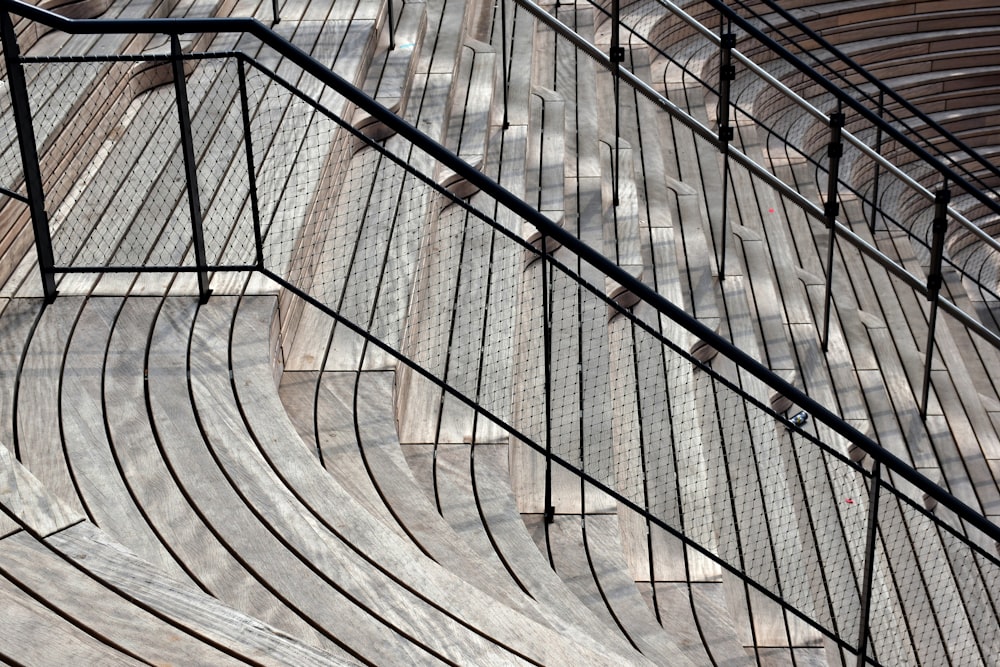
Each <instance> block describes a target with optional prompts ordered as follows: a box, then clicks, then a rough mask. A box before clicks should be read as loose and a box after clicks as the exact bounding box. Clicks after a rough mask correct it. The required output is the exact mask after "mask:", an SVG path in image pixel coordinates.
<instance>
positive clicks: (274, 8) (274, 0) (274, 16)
mask: <svg viewBox="0 0 1000 667" xmlns="http://www.w3.org/2000/svg"><path fill="white" fill-rule="evenodd" d="M278 11H279V10H278V0H271V25H278V23H280V22H281V16H279V15H278Z"/></svg>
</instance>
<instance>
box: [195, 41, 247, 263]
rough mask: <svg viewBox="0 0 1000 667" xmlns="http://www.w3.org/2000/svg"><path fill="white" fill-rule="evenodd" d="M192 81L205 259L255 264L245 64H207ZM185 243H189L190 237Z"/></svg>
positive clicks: (232, 60)
mask: <svg viewBox="0 0 1000 667" xmlns="http://www.w3.org/2000/svg"><path fill="white" fill-rule="evenodd" d="M193 62H194V63H196V69H195V72H194V73H193V74H192V75H191V76H190V77H189V79H188V95H189V96H190V97H191V98H192V99H194V100H200V103H198V104H196V105H192V108H191V134H192V143H193V146H194V152H195V157H196V160H197V165H198V169H197V173H198V190H199V195H200V196H199V200H200V204H201V208H202V224H203V227H204V238H205V256H206V259H207V261H208V263H209V264H210V265H215V266H232V265H248V264H253V262H254V259H255V257H256V239H255V236H254V217H253V210H252V207H251V198H250V188H251V186H252V184H253V182H254V181H253V180H252V179H251V178H250V168H251V166H250V165H249V164H248V161H247V151H246V144H245V140H246V136H247V128H245V127H244V113H245V112H246V113H249V111H250V107H249V103H248V102H246V103H245V102H244V100H243V98H242V96H241V88H240V72H239V69H240V67H241V63H240V61H239V60H237V59H236V58H225V59H203V60H198V61H193ZM181 238H187V239H190V233H187V234H186V235H185V234H182V235H181Z"/></svg>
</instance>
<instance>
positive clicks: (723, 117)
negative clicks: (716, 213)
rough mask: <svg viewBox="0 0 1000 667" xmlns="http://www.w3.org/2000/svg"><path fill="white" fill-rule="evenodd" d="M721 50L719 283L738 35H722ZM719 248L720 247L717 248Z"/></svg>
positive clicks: (723, 263) (722, 273)
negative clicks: (731, 104) (731, 91)
mask: <svg viewBox="0 0 1000 667" xmlns="http://www.w3.org/2000/svg"><path fill="white" fill-rule="evenodd" d="M719 47H720V49H721V52H720V58H721V62H720V64H719V108H718V112H717V114H716V115H717V116H718V122H719V150H720V151H722V229H721V231H720V239H719V242H720V243H721V257H720V255H719V250H718V249H717V250H716V256H715V259H716V262H717V264H718V267H719V281H720V282H721V281H723V280H725V279H726V234H727V233H728V221H729V142H731V141H732V140H733V128H732V127H731V126H730V124H729V101H730V100H729V97H730V95H729V88H730V84H731V83H732V82H733V81H735V80H736V67H735V66H734V65H733V49H734V48H736V35H735V34H733V33H731V32H725V33H722V39H721V41H720V42H719ZM716 247H717V248H718V247H719V246H718V245H717V246H716Z"/></svg>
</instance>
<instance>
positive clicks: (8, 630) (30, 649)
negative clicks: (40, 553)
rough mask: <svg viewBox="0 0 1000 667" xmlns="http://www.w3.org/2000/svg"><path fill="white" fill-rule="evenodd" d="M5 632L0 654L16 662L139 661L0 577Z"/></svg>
mask: <svg viewBox="0 0 1000 667" xmlns="http://www.w3.org/2000/svg"><path fill="white" fill-rule="evenodd" d="M0 606H2V607H3V610H4V627H5V631H4V633H3V635H2V636H0V655H3V657H4V659H5V660H10V661H12V662H13V661H16V662H18V663H20V664H39V665H42V664H45V665H57V664H68V663H77V664H85V665H97V664H115V665H118V664H134V665H139V664H142V662H141V661H139V660H138V659H136V658H134V657H131V656H129V655H127V654H125V653H123V652H121V651H119V650H116V649H115V648H114V647H113V646H109V645H108V643H107V642H106V641H102V640H101V638H99V637H94V636H93V635H91V634H88V633H87V632H86V631H85V630H83V629H81V628H79V627H77V626H75V625H73V624H72V623H70V622H69V621H68V620H66V619H64V618H61V617H60V616H58V615H57V614H55V613H53V611H52V610H51V609H50V608H48V607H46V606H45V605H44V604H42V603H41V602H39V601H38V600H36V599H34V598H32V597H31V596H29V595H28V594H27V593H25V592H24V591H23V590H21V589H20V588H18V587H17V586H16V585H15V584H14V583H12V582H11V581H9V580H8V579H6V578H3V577H0Z"/></svg>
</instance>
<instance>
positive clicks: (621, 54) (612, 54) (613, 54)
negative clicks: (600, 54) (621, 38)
mask: <svg viewBox="0 0 1000 667" xmlns="http://www.w3.org/2000/svg"><path fill="white" fill-rule="evenodd" d="M608 58H609V59H610V60H611V62H613V63H623V62H625V47H624V46H616V47H614V48H612V49H611V50H610V51H609V52H608Z"/></svg>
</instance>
